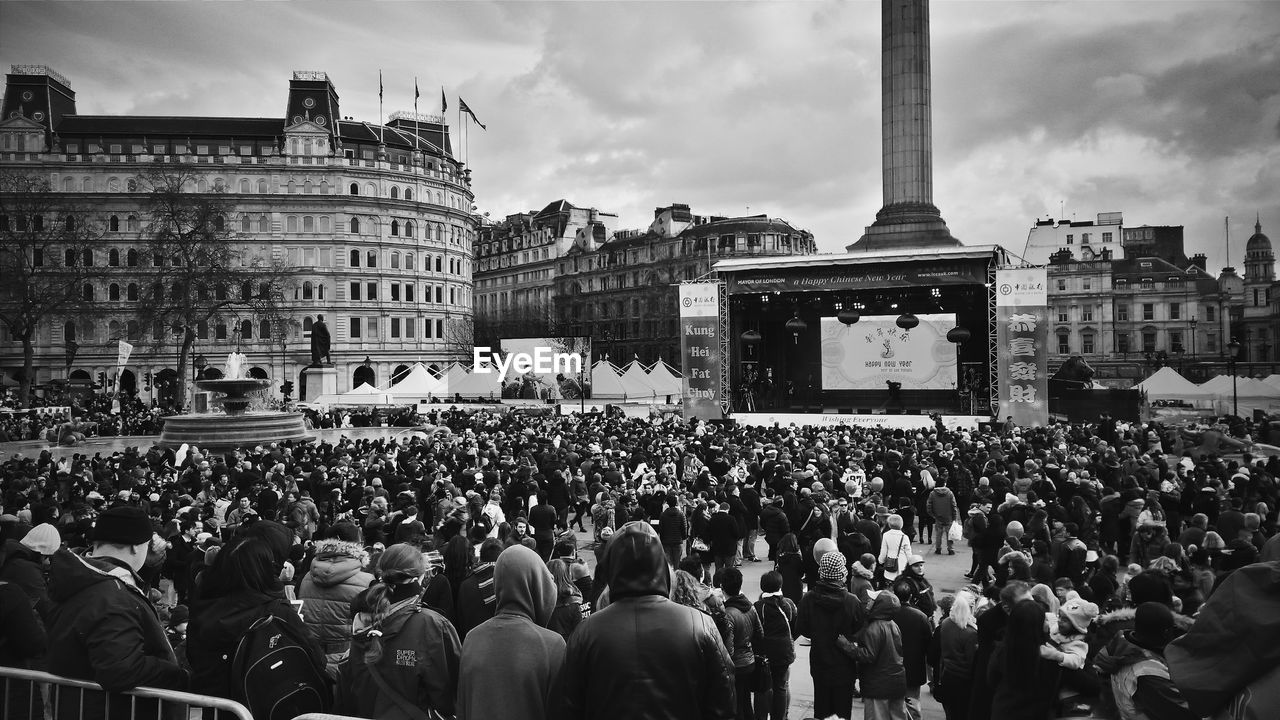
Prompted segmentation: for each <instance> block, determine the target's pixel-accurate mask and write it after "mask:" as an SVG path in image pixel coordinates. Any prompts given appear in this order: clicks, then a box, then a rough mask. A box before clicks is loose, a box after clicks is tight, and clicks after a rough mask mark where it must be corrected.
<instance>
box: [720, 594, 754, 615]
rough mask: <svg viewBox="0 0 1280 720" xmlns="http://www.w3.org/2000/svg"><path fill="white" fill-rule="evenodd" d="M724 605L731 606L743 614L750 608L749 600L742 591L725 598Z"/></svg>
mask: <svg viewBox="0 0 1280 720" xmlns="http://www.w3.org/2000/svg"><path fill="white" fill-rule="evenodd" d="M724 605H725V607H731V608H733V609H734V610H737V611H738V612H741V613H744V614H745V613H747V612H748V611H750V610H751V600H749V599H748V598H747V596H746V595H743V594H742V593H738V594H737V595H734V596H733V597H731V598H729V599H728V600H725V601H724Z"/></svg>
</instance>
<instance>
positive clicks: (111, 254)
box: [107, 248, 120, 267]
mask: <svg viewBox="0 0 1280 720" xmlns="http://www.w3.org/2000/svg"><path fill="white" fill-rule="evenodd" d="M107 264H108V265H110V266H111V267H120V251H119V250H117V249H115V248H111V250H110V251H108V252H107Z"/></svg>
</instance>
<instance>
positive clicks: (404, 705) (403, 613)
mask: <svg viewBox="0 0 1280 720" xmlns="http://www.w3.org/2000/svg"><path fill="white" fill-rule="evenodd" d="M426 570H427V566H426V559H425V558H424V557H423V555H422V552H421V551H420V550H418V548H416V547H414V546H412V545H409V544H407V543H399V544H396V545H392V546H391V547H389V548H387V549H386V550H385V551H384V552H383V553H382V556H381V557H380V558H379V559H378V571H379V575H380V579H379V581H378V582H376V583H374V584H373V585H371V586H369V589H368V590H366V591H365V592H363V593H361V594H360V595H358V596H357V597H356V599H355V600H354V601H353V602H352V604H351V610H352V612H353V613H354V619H353V620H352V624H351V654H350V656H349V657H348V658H347V662H345V663H343V664H342V666H341V667H340V669H339V671H338V696H337V711H338V712H339V713H342V714H344V715H354V716H357V717H366V718H379V720H424V718H427V717H430V715H429V713H431V712H435V713H439V714H440V715H443V716H446V717H448V716H450V715H453V713H454V707H455V703H456V697H457V687H458V669H459V664H460V662H461V654H462V644H461V643H460V642H459V640H458V633H457V631H456V630H455V629H454V627H453V623H451V622H449V620H448V619H447V618H445V617H444V616H443V615H441V614H440V613H438V612H436V611H435V610H432V609H430V608H428V607H426V606H424V605H423V604H422V600H421V598H422V580H423V576H424V575H425V574H426Z"/></svg>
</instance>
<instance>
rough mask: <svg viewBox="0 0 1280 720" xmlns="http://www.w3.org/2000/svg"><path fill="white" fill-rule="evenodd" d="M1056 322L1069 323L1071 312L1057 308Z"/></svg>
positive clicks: (1063, 308)
mask: <svg viewBox="0 0 1280 720" xmlns="http://www.w3.org/2000/svg"><path fill="white" fill-rule="evenodd" d="M1058 322H1060V323H1064V322H1071V311H1070V310H1068V309H1067V308H1065V307H1060V308H1058Z"/></svg>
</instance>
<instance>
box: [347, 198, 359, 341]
mask: <svg viewBox="0 0 1280 720" xmlns="http://www.w3.org/2000/svg"><path fill="white" fill-rule="evenodd" d="M353 187H354V186H353ZM361 325H362V322H361V320H360V318H358V317H353V318H351V333H350V334H351V337H353V338H358V337H360V326H361Z"/></svg>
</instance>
